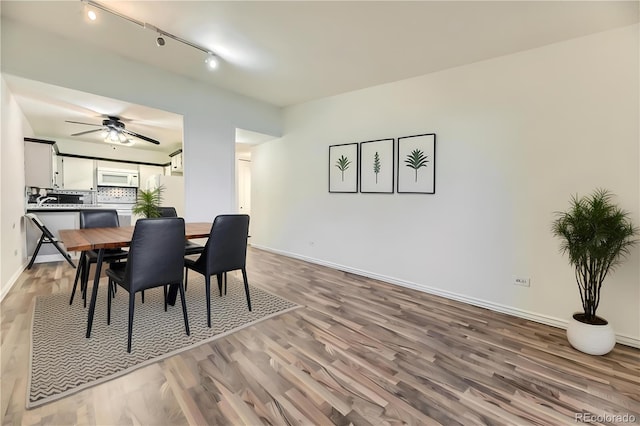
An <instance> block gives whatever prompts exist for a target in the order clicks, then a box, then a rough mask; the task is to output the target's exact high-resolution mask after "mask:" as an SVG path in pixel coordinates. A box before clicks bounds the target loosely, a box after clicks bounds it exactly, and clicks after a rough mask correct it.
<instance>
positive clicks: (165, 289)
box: [162, 284, 167, 312]
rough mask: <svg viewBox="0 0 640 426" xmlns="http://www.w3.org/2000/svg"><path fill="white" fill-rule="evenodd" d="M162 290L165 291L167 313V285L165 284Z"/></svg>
mask: <svg viewBox="0 0 640 426" xmlns="http://www.w3.org/2000/svg"><path fill="white" fill-rule="evenodd" d="M162 289H163V290H164V311H165V312H167V285H166V284H165V285H164V286H163V287H162Z"/></svg>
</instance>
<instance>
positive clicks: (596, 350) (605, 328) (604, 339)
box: [567, 316, 616, 355]
mask: <svg viewBox="0 0 640 426" xmlns="http://www.w3.org/2000/svg"><path fill="white" fill-rule="evenodd" d="M567 339H569V343H570V344H571V346H573V347H574V348H575V349H577V350H579V351H580V352H584V353H586V354H589V355H604V354H607V353H609V352H611V350H612V349H613V347H614V346H615V345H616V334H615V333H614V332H613V328H611V325H610V324H608V323H607V324H604V325H592V324H585V323H583V322H580V321H578V320H576V319H575V318H573V316H572V317H571V319H570V320H569V325H568V327H567Z"/></svg>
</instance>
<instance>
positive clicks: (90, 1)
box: [80, 0, 220, 71]
mask: <svg viewBox="0 0 640 426" xmlns="http://www.w3.org/2000/svg"><path fill="white" fill-rule="evenodd" d="M80 1H81V2H82V3H83V4H84V5H85V9H86V10H87V12H86V13H87V16H88V17H89V19H90V20H92V21H95V20H96V18H97V15H96V13H95V11H94V10H92V9H90V8H89V6H92V7H94V8H96V9H100V10H103V11H105V12H107V13H110V14H112V15H114V16H117V17H118V18H122V19H124V20H127V21H129V22H132V23H134V24H136V25H138V26H140V27H142V28H145V29H149V30H152V31H155V32H157V33H158V35H159V36H158V37H157V38H156V46H158V47H162V46H164V45H165V43H166V41H165V39H164V37H168V38H170V39H172V40H175V41H177V42H180V43H182V44H184V45H187V46H190V47H193V48H194V49H197V50H199V51H201V52H204V53H205V54H206V55H207V57H206V59H205V60H204V62H205V64H206V66H207V69H208V70H210V71H211V70H214V69H216V68H218V65H219V63H220V57H219V56H218V55H216V54H215V53H213V52H212V51H211V49H207V48H205V47H202V46H200V45H199V44H196V43H192V42H190V41H189V40H185V39H183V38H181V37H178V36H177V35H174V34H171V33H168V32H166V31H164V30H162V29H160V28H158V27H156V26H155V25H151V24H150V23H148V22H143V21H139V20H137V19H135V18H131V17H130V16H127V15H125V14H122V13H120V12H117V11H115V10H113V9H110V8H108V7H107V6H105V5H103V4H102V3H98V2H96V1H94V0H80ZM90 14H92V15H90ZM92 16H93V17H92Z"/></svg>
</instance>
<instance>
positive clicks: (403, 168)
mask: <svg viewBox="0 0 640 426" xmlns="http://www.w3.org/2000/svg"><path fill="white" fill-rule="evenodd" d="M396 158H397V163H396V176H397V179H396V180H397V188H396V190H397V192H398V194H435V193H436V134H435V133H425V134H421V135H413V136H403V137H399V138H398V143H397V157H396Z"/></svg>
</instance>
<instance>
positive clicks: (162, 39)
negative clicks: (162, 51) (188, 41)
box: [156, 37, 165, 47]
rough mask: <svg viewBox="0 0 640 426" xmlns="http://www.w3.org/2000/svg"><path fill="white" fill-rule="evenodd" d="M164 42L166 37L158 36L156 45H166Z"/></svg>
mask: <svg viewBox="0 0 640 426" xmlns="http://www.w3.org/2000/svg"><path fill="white" fill-rule="evenodd" d="M164 44H165V41H164V38H162V37H158V38H157V39H156V45H157V46H158V47H162V46H164Z"/></svg>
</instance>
